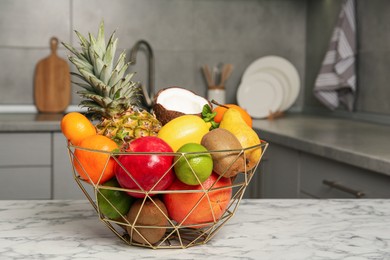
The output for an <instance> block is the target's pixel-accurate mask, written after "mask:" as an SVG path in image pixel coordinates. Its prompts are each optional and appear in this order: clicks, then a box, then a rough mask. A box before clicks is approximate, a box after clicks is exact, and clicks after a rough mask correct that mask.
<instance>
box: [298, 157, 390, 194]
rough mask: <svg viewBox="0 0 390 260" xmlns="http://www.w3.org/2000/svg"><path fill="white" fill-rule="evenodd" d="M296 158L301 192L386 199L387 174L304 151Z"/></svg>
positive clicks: (388, 191)
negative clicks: (299, 172) (299, 166)
mask: <svg viewBox="0 0 390 260" xmlns="http://www.w3.org/2000/svg"><path fill="white" fill-rule="evenodd" d="M300 161H301V192H302V193H304V194H306V195H308V196H311V197H317V198H356V197H361V198H390V177H389V176H386V175H383V174H380V173H375V172H372V171H368V170H365V169H361V168H357V167H355V166H352V165H348V164H345V163H341V162H336V161H332V160H329V159H326V158H322V157H319V156H315V155H311V154H307V153H302V154H301V160H300ZM329 184H330V185H329Z"/></svg>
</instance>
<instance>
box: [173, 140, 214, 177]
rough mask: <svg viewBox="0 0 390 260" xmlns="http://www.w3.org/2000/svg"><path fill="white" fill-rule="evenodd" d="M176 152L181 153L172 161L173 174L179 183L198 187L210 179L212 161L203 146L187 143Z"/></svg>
mask: <svg viewBox="0 0 390 260" xmlns="http://www.w3.org/2000/svg"><path fill="white" fill-rule="evenodd" d="M177 152H179V153H183V154H182V155H178V156H175V159H174V163H175V165H174V170H175V174H176V176H177V178H178V179H179V180H180V181H181V182H183V183H185V184H188V185H199V184H200V183H202V182H204V181H205V180H207V178H208V177H210V175H211V173H212V171H213V159H212V158H211V155H210V154H209V153H207V149H206V148H205V147H204V146H203V145H201V144H197V143H187V144H185V145H183V146H181V147H180V148H179V150H177ZM205 152H206V153H205Z"/></svg>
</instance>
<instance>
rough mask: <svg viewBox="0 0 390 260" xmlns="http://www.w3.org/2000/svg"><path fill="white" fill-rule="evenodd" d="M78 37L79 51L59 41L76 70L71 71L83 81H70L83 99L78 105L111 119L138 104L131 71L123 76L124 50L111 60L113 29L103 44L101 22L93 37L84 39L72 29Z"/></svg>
mask: <svg viewBox="0 0 390 260" xmlns="http://www.w3.org/2000/svg"><path fill="white" fill-rule="evenodd" d="M75 33H76V35H77V37H78V38H79V40H80V46H81V52H80V51H78V50H77V49H76V48H74V47H73V46H71V45H70V44H67V43H62V44H63V45H64V46H65V47H66V48H67V49H68V50H69V51H70V52H71V53H72V54H73V55H74V56H69V61H70V62H71V63H73V64H74V65H75V67H76V68H77V70H78V72H79V73H75V72H72V73H71V74H72V75H73V76H75V77H76V78H79V79H81V80H82V81H83V82H74V81H72V83H74V84H76V85H78V86H80V87H81V88H82V89H83V90H81V91H78V92H77V93H78V94H79V95H80V96H81V97H82V98H84V100H83V101H81V102H80V106H83V107H87V108H88V110H89V112H90V113H91V114H94V116H95V118H101V117H104V118H112V117H114V116H115V115H117V114H120V113H122V112H125V111H126V110H128V109H129V108H130V107H131V106H138V105H139V104H138V102H139V99H140V95H141V89H140V86H139V85H138V84H136V83H134V82H133V81H132V80H131V79H132V77H133V75H134V73H130V74H127V75H125V73H126V71H127V69H128V67H129V65H130V62H126V53H125V50H124V51H123V52H122V53H121V54H120V55H119V57H118V59H117V61H116V62H115V63H114V56H115V52H116V49H117V44H118V39H117V38H115V31H114V32H113V33H112V34H111V36H110V38H109V40H108V42H107V45H106V42H105V37H104V22H103V21H102V22H101V23H100V26H99V30H98V34H97V36H96V38H95V37H94V36H93V35H92V34H91V33H89V34H88V38H86V37H84V36H83V35H82V34H81V33H79V32H78V31H75Z"/></svg>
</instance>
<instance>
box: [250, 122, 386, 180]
mask: <svg viewBox="0 0 390 260" xmlns="http://www.w3.org/2000/svg"><path fill="white" fill-rule="evenodd" d="M253 128H256V129H257V130H258V133H259V135H260V138H262V139H264V140H266V141H270V142H271V143H270V144H271V145H272V143H276V144H280V145H284V146H287V147H290V148H293V149H296V150H299V151H303V152H307V153H310V154H314V155H319V156H322V157H325V158H329V159H331V160H335V161H339V162H343V163H347V164H350V165H353V166H356V167H360V168H363V169H368V170H371V171H374V172H378V173H382V174H386V175H389V176H390V138H389V136H390V126H388V125H380V124H373V123H366V122H360V121H354V120H348V119H340V118H331V117H320V116H308V115H300V114H287V115H286V116H285V117H282V118H278V119H275V120H254V121H253ZM271 140H272V141H271Z"/></svg>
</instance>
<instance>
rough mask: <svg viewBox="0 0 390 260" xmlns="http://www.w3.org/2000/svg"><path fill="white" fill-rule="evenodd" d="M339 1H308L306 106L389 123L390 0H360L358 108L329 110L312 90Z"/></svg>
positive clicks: (358, 9) (358, 12)
mask: <svg viewBox="0 0 390 260" xmlns="http://www.w3.org/2000/svg"><path fill="white" fill-rule="evenodd" d="M340 3H341V1H337V0H333V1H329V0H319V1H316V0H311V1H308V5H307V11H308V15H307V43H306V46H307V55H306V89H305V93H304V98H305V100H304V110H305V111H311V112H315V113H325V114H327V115H333V116H342V117H347V118H353V119H362V120H369V121H374V122H378V123H387V124H390V102H389V99H390V73H389V72H390V16H389V15H388V14H389V13H390V1H387V0H375V1H372V0H357V33H358V62H357V83H358V95H357V99H356V110H355V111H354V112H353V113H349V112H346V111H345V109H344V108H340V109H338V110H337V111H335V112H329V111H328V110H326V109H325V108H324V107H323V106H322V105H321V104H320V103H319V102H318V101H317V100H316V99H315V97H314V96H313V94H312V88H313V84H314V81H315V78H316V75H317V73H318V71H319V69H320V66H321V63H322V59H323V56H324V55H325V52H326V49H327V47H328V42H329V39H330V36H331V33H332V28H333V26H334V24H335V22H336V20H337V17H338V13H339V11H340V6H341V5H340Z"/></svg>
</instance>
